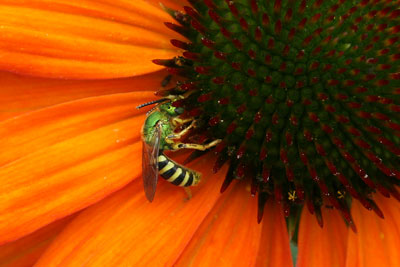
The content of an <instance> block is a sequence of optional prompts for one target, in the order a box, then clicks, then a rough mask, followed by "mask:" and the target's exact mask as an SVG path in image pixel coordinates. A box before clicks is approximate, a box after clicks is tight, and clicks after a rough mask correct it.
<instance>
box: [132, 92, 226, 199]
mask: <svg viewBox="0 0 400 267" xmlns="http://www.w3.org/2000/svg"><path fill="white" fill-rule="evenodd" d="M165 101H168V102H166V103H161V104H158V105H157V106H156V107H155V108H153V109H152V110H151V111H150V113H149V114H148V116H147V117H146V121H145V122H144V125H143V128H142V141H143V150H142V172H143V174H142V175H143V185H144V192H145V194H146V197H147V199H148V200H149V201H150V202H152V201H153V199H154V195H155V192H156V187H157V182H158V174H160V176H161V177H163V178H164V179H165V180H167V181H168V182H170V183H172V184H174V185H178V186H183V187H188V186H193V185H196V184H198V183H199V181H200V178H201V174H200V173H198V172H196V171H194V170H191V169H189V168H186V167H184V166H182V165H180V164H178V163H176V162H175V161H173V160H171V159H170V158H169V157H167V156H166V155H165V154H164V151H165V150H173V151H174V150H179V149H182V148H190V149H197V150H206V149H208V148H210V147H212V146H215V145H216V144H218V143H219V142H220V141H221V140H219V139H218V140H215V141H213V142H211V143H209V144H206V145H200V144H185V143H181V142H178V141H177V140H178V139H180V138H181V137H182V136H184V135H185V134H186V133H187V132H188V131H189V130H190V129H192V128H193V127H195V124H196V121H195V120H194V119H193V118H188V119H181V118H179V115H180V114H182V112H183V109H182V108H177V107H174V106H173V105H172V104H171V101H170V100H168V99H161V100H158V101H153V102H149V103H145V104H142V105H140V106H139V107H138V108H141V107H144V106H147V105H151V104H154V103H160V102H165ZM189 123H190V125H189V126H187V127H185V128H184V129H183V130H182V131H180V132H179V133H175V129H177V127H178V126H185V125H187V124H189Z"/></svg>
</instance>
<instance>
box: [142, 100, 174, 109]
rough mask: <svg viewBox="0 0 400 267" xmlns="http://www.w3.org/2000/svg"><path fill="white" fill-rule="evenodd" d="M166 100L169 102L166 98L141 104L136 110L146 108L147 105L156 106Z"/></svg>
mask: <svg viewBox="0 0 400 267" xmlns="http://www.w3.org/2000/svg"><path fill="white" fill-rule="evenodd" d="M167 100H169V99H168V98H161V99H157V100H153V101H150V102H147V103H144V104H141V105H139V106H137V107H136V108H137V109H141V108H143V107H146V106H149V105H153V104H157V103H161V102H164V101H167Z"/></svg>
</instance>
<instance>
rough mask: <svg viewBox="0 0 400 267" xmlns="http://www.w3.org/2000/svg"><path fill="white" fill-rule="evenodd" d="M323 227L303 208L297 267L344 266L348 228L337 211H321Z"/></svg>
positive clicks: (324, 209)
mask: <svg viewBox="0 0 400 267" xmlns="http://www.w3.org/2000/svg"><path fill="white" fill-rule="evenodd" d="M322 218H323V220H324V226H323V228H321V227H320V226H319V225H318V223H317V220H316V218H315V215H312V214H310V212H309V211H308V210H307V209H306V208H304V209H303V211H302V215H301V220H300V228H299V236H298V248H299V250H298V260H297V266H298V267H320V266H327V267H329V266H332V267H333V266H344V264H345V262H346V244H347V233H348V231H349V230H348V228H347V227H346V225H345V223H344V221H343V219H342V217H341V216H340V214H339V212H338V211H337V210H332V209H327V208H323V209H322Z"/></svg>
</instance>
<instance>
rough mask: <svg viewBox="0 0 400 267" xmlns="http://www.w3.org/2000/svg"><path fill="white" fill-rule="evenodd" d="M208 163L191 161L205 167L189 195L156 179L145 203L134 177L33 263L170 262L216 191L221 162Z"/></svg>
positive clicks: (193, 232)
mask: <svg viewBox="0 0 400 267" xmlns="http://www.w3.org/2000/svg"><path fill="white" fill-rule="evenodd" d="M139 159H140V157H139ZM210 164H211V162H210V160H209V157H206V159H200V160H198V161H197V162H196V163H195V164H194V168H195V169H197V168H198V167H199V166H206V167H203V168H202V169H203V170H204V171H203V177H204V179H203V181H202V182H201V183H200V185H199V186H197V187H193V189H192V191H193V197H192V199H190V200H186V199H185V198H186V195H185V193H184V191H183V190H182V189H181V188H178V187H176V186H173V185H171V184H169V183H167V182H165V181H161V182H160V184H159V186H158V190H157V193H156V197H155V200H154V201H153V203H149V202H148V201H147V200H146V198H145V197H144V193H143V186H142V182H141V181H135V182H133V183H132V184H131V185H130V186H129V187H127V188H125V189H124V190H122V191H119V192H117V193H116V194H114V195H113V196H111V197H109V198H107V199H106V200H104V201H102V202H100V203H98V204H96V205H95V206H93V207H91V208H88V209H87V210H85V211H84V212H83V213H82V214H81V215H80V216H78V218H77V219H76V220H74V221H73V222H72V223H71V224H70V225H69V226H68V227H67V228H66V229H65V231H64V232H63V233H61V235H60V236H59V237H58V238H57V239H56V240H55V242H54V243H53V244H52V246H51V247H50V248H49V249H48V250H47V251H46V252H45V254H44V255H43V257H42V258H41V259H40V260H39V262H38V265H37V266H57V265H62V266H75V265H76V264H78V263H82V262H85V264H87V265H91V266H172V264H173V263H174V262H176V260H177V258H178V257H179V255H180V253H181V252H182V250H183V249H184V248H185V246H186V245H187V244H188V243H189V241H190V239H191V238H192V237H193V235H194V234H195V232H196V230H197V228H198V227H199V225H200V224H201V222H202V221H203V219H204V218H205V217H206V216H207V214H208V212H209V211H210V210H211V209H212V208H213V206H214V205H215V203H216V201H217V200H218V198H219V197H220V193H219V188H220V185H221V183H222V179H221V178H222V176H223V173H224V172H225V171H226V168H224V170H223V171H221V174H220V175H215V176H213V175H212V174H211V166H210ZM207 166H208V167H207ZM205 180H207V181H205ZM221 234H223V233H221Z"/></svg>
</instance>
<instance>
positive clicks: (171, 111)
mask: <svg viewBox="0 0 400 267" xmlns="http://www.w3.org/2000/svg"><path fill="white" fill-rule="evenodd" d="M159 109H160V111H162V112H165V113H167V114H168V115H171V116H177V115H180V114H182V113H183V108H180V107H174V106H172V105H171V103H165V104H161V105H160V106H159Z"/></svg>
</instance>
